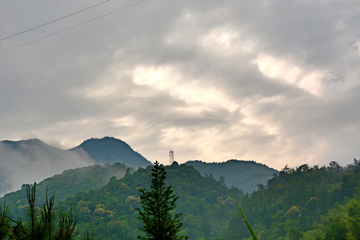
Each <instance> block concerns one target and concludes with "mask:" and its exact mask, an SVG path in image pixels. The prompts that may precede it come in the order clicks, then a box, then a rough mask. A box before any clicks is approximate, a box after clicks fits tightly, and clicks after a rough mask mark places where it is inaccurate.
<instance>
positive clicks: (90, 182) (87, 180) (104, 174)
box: [0, 163, 134, 217]
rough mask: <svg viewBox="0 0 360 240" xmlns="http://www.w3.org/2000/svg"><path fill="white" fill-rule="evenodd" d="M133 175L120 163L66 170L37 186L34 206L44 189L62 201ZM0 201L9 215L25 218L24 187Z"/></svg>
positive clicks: (37, 203)
mask: <svg viewBox="0 0 360 240" xmlns="http://www.w3.org/2000/svg"><path fill="white" fill-rule="evenodd" d="M127 171H128V172H129V173H133V172H134V170H133V169H132V168H128V167H126V166H125V165H124V164H121V163H114V164H113V165H108V164H104V165H93V166H88V167H83V168H76V169H70V170H66V171H64V172H63V173H61V174H57V175H55V176H53V177H51V178H47V179H45V180H43V181H41V182H40V183H39V184H37V187H36V189H37V198H36V199H37V200H36V202H35V205H36V206H37V207H41V206H42V203H43V202H44V201H45V197H46V189H49V190H50V191H53V192H55V191H56V193H57V200H58V201H62V200H64V199H66V198H67V197H71V196H73V195H75V194H77V193H79V192H82V191H89V190H90V189H96V188H99V187H101V186H103V185H106V184H107V183H108V182H109V179H110V178H111V177H112V176H116V177H118V178H121V177H123V176H124V175H125V174H126V172H127ZM0 200H3V201H6V203H7V205H8V207H9V210H10V212H11V214H12V215H13V217H14V216H19V217H25V215H24V214H25V212H24V209H25V207H26V205H27V203H28V201H27V199H26V185H25V184H24V185H23V186H22V188H21V190H19V191H16V192H12V193H8V194H6V195H5V196H4V197H2V198H1V199H0Z"/></svg>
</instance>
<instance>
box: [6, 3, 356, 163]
mask: <svg viewBox="0 0 360 240" xmlns="http://www.w3.org/2000/svg"><path fill="white" fill-rule="evenodd" d="M99 2H101V1H95V0H61V1H45V0H31V1H11V0H3V1H1V2H0V9H1V10H0V11H1V13H0V22H1V24H0V38H4V37H7V36H9V35H12V34H14V33H17V32H20V31H22V30H26V29H28V28H31V27H34V26H37V25H40V24H42V23H45V22H48V21H51V20H53V19H55V18H59V17H62V16H65V15H67V14H70V13H72V12H75V11H78V10H80V9H83V8H86V7H89V6H91V5H93V4H96V3H99ZM133 3H136V1H115V0H111V1H109V2H107V3H105V4H102V5H100V6H98V7H96V8H92V9H90V10H88V11H85V12H82V13H80V14H77V15H74V16H72V17H69V18H66V19H64V20H62V21H58V22H56V23H54V24H50V25H47V26H45V27H42V28H39V29H36V30H34V31H30V32H28V33H26V34H22V35H19V36H17V37H14V38H11V39H7V40H3V41H0V51H3V50H6V49H8V48H12V47H14V46H17V45H20V44H23V43H26V42H28V41H32V40H34V39H37V38H40V37H43V36H46V35H48V34H52V33H54V32H57V31H61V30H62V29H65V28H68V27H71V26H74V25H76V24H79V23H81V22H84V21H88V20H90V19H93V18H96V17H98V16H101V15H103V14H106V13H109V12H111V11H114V10H116V9H120V8H122V7H125V6H128V5H129V4H133ZM359 26H360V4H359V2H358V1H356V0H353V1H345V0H344V1H331V0H329V1H325V0H324V1H320V0H316V1H311V0H301V1H300V0H299V1H286V0H283V1H276V0H274V1H202V0H201V1H200V0H199V1H195V0H188V1H186V0H181V1H165V0H164V1H153V0H147V1H144V2H142V3H140V4H138V5H135V6H133V7H131V8H127V9H124V10H122V11H119V12H117V13H115V14H112V15H109V16H107V17H105V18H102V19H99V20H96V21H93V22H91V23H88V24H84V25H82V26H79V27H77V28H73V29H71V30H69V31H66V32H62V33H60V34H57V35H55V36H52V37H49V38H46V39H43V40H41V41H37V42H34V43H31V44H28V45H25V46H23V47H20V48H17V49H14V50H11V51H7V52H3V53H1V54H0V134H1V135H0V138H1V139H0V140H3V139H9V140H20V139H28V138H33V137H37V138H39V139H41V140H43V141H45V142H46V143H48V144H53V145H54V146H62V147H63V148H70V147H74V146H76V145H78V144H80V143H81V142H82V141H83V140H85V139H88V138H91V137H98V138H102V137H104V136H114V137H116V138H120V139H122V140H124V141H125V142H127V143H128V144H130V145H131V146H132V148H134V149H135V150H136V151H138V152H139V153H141V154H142V155H143V156H145V157H146V158H147V159H149V160H150V161H155V160H158V161H160V162H162V163H167V162H168V151H169V150H170V149H171V150H174V152H175V160H177V161H178V162H185V161H187V160H190V159H199V160H203V161H207V162H213V161H216V162H221V161H226V160H228V159H235V158H236V159H244V160H255V161H257V162H261V163H264V164H267V165H269V166H271V167H274V168H277V169H281V168H283V167H284V166H285V164H289V166H292V167H293V166H297V165H300V164H304V163H308V164H310V165H314V164H319V165H325V164H328V163H329V162H330V161H337V162H339V163H340V164H341V165H346V164H348V163H351V162H352V159H353V158H354V157H355V158H359V157H360V149H359V145H360V139H359V136H360V129H359V127H360V109H359V105H360V86H359V84H360V28H359Z"/></svg>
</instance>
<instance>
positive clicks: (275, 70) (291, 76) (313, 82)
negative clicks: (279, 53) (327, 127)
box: [253, 55, 326, 96]
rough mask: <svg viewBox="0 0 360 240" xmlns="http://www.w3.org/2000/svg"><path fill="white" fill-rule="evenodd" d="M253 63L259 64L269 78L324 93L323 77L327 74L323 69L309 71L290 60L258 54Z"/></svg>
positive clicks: (262, 71)
mask: <svg viewBox="0 0 360 240" xmlns="http://www.w3.org/2000/svg"><path fill="white" fill-rule="evenodd" d="M253 63H254V64H257V65H258V67H259V70H260V72H261V73H262V74H264V75H265V76H267V77H269V78H272V79H275V80H281V81H283V82H285V83H287V84H289V85H292V86H295V87H298V88H302V89H304V90H305V91H307V92H309V93H311V94H313V95H315V96H321V95H322V93H323V86H322V79H324V78H325V76H326V73H325V72H323V71H318V70H315V71H312V72H310V73H307V72H305V70H304V69H302V68H301V67H299V66H296V65H294V64H292V63H291V62H289V61H286V60H283V59H279V58H275V57H272V56H268V55H260V56H258V58H257V59H256V60H255V61H254V62H253Z"/></svg>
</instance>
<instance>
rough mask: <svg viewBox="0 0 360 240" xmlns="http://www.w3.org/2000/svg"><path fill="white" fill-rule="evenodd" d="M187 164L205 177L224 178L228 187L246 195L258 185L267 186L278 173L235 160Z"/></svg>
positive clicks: (257, 164) (191, 162)
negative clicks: (235, 188) (232, 187)
mask: <svg viewBox="0 0 360 240" xmlns="http://www.w3.org/2000/svg"><path fill="white" fill-rule="evenodd" d="M185 164H186V165H193V166H194V167H195V168H196V169H197V170H199V172H200V173H201V175H203V176H210V177H211V176H212V177H214V178H215V179H217V180H219V179H220V176H223V177H224V179H223V180H225V184H226V186H228V187H231V186H235V187H237V188H239V189H241V190H243V192H244V193H251V192H252V191H254V190H256V189H257V186H258V184H266V182H267V181H268V180H269V179H270V178H272V177H273V175H274V173H278V171H277V170H275V169H273V168H269V167H268V166H266V165H264V164H260V163H257V162H254V161H242V160H235V159H233V160H228V161H227V162H221V163H207V162H202V161H188V162H186V163H185Z"/></svg>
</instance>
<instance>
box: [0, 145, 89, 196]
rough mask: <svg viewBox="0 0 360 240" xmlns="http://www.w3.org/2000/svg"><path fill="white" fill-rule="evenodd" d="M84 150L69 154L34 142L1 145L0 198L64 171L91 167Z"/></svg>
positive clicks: (69, 152) (67, 151) (66, 151)
mask: <svg viewBox="0 0 360 240" xmlns="http://www.w3.org/2000/svg"><path fill="white" fill-rule="evenodd" d="M94 163H95V162H94V160H93V159H91V158H90V157H89V156H88V154H87V153H86V152H85V151H83V150H78V151H69V150H61V149H58V148H56V147H51V146H48V145H46V144H45V143H43V142H41V141H40V140H37V139H32V140H26V141H18V142H12V141H3V142H0V196H3V195H4V194H6V193H9V192H12V191H16V190H18V189H20V188H21V186H22V185H23V184H31V183H34V182H40V181H42V180H43V179H45V178H48V177H51V176H53V175H55V174H59V173H61V172H62V171H64V170H66V169H71V168H78V167H84V166H88V165H92V164H94Z"/></svg>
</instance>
